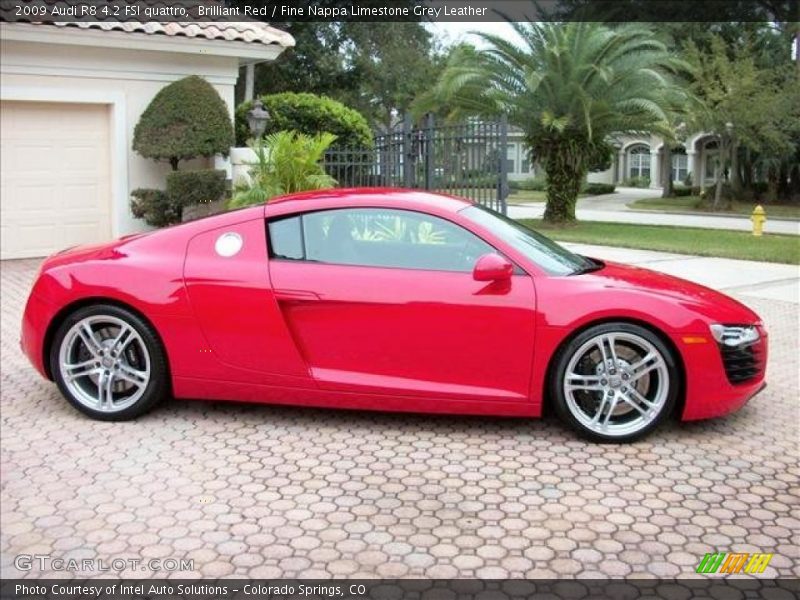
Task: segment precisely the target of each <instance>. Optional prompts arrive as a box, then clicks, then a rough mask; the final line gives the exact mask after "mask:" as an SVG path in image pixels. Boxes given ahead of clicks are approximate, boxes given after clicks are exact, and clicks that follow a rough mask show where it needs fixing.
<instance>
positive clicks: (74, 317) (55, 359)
mask: <svg viewBox="0 0 800 600" xmlns="http://www.w3.org/2000/svg"><path fill="white" fill-rule="evenodd" d="M50 369H51V373H52V374H53V378H54V379H55V381H56V384H57V385H58V387H59V389H60V390H61V393H62V394H64V396H65V397H66V398H67V400H69V402H70V403H71V404H72V405H73V406H74V407H75V408H77V409H78V410H80V411H81V412H83V413H85V414H87V415H89V416H90V417H93V418H95V419H100V420H103V421H123V420H127V419H132V418H134V417H137V416H139V415H140V414H142V413H144V412H146V411H147V410H149V409H150V408H152V407H153V406H154V405H155V404H157V403H158V402H159V401H160V400H162V399H163V398H164V396H166V393H167V389H168V379H167V378H168V373H167V367H166V358H165V355H164V350H163V348H162V347H161V343H160V342H159V340H158V338H157V337H156V334H155V332H154V331H153V330H152V328H151V327H150V325H149V324H147V323H146V322H145V321H143V320H142V319H141V318H140V317H138V316H137V315H135V314H134V313H132V312H131V311H129V310H126V309H124V308H120V307H118V306H113V305H95V306H88V307H84V308H81V309H78V310H77V311H75V312H74V313H72V314H71V315H69V316H68V317H67V318H66V319H65V320H64V322H63V323H62V324H61V325H60V327H59V328H58V330H57V331H56V334H55V336H54V339H53V344H52V346H51V348H50Z"/></svg>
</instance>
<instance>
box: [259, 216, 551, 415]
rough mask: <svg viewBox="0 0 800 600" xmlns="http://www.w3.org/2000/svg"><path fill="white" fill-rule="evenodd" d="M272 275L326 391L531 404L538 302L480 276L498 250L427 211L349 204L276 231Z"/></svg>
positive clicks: (529, 289)
mask: <svg viewBox="0 0 800 600" xmlns="http://www.w3.org/2000/svg"><path fill="white" fill-rule="evenodd" d="M268 237H269V249H270V259H269V274H270V280H271V283H272V286H273V290H274V293H275V296H276V298H277V299H278V303H279V306H280V310H281V312H282V315H283V318H284V319H285V321H286V324H287V326H288V328H289V330H290V332H291V334H292V336H293V338H294V340H295V343H296V345H297V348H298V350H299V351H300V353H301V355H302V356H303V357H304V359H305V360H306V362H307V364H308V366H309V369H310V371H311V373H312V375H313V377H314V378H315V379H316V381H317V382H318V384H319V385H320V386H321V387H323V388H326V389H329V390H341V391H361V392H371V393H379V394H380V393H391V394H398V395H406V396H427V397H430V398H431V401H434V400H433V398H434V397H436V398H454V399H461V400H501V401H506V402H514V401H526V400H527V399H528V398H529V395H530V394H529V393H530V390H529V384H530V371H531V363H532V354H533V343H534V323H535V318H534V311H535V294H534V286H533V282H532V280H531V277H530V276H529V275H528V274H526V273H524V272H522V271H521V270H519V271H518V272H515V274H514V275H513V276H512V277H511V279H510V280H506V281H496V282H479V281H475V280H474V279H473V275H472V269H473V265H474V263H475V261H476V260H477V258H478V257H480V256H481V255H483V254H486V253H490V252H494V249H493V248H492V247H491V246H490V245H489V244H487V243H486V242H485V241H483V240H481V239H480V238H478V237H477V236H476V235H474V234H473V233H471V232H469V231H467V230H466V229H464V228H462V227H461V226H459V225H456V224H455V223H453V222H451V221H448V220H445V219H442V218H439V217H436V216H433V215H429V214H426V213H421V212H416V211H406V210H395V209H386V208H346V209H335V210H325V211H317V212H311V213H305V214H303V215H293V216H290V217H285V218H279V219H277V220H272V221H270V222H269V223H268Z"/></svg>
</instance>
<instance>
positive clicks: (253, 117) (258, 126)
mask: <svg viewBox="0 0 800 600" xmlns="http://www.w3.org/2000/svg"><path fill="white" fill-rule="evenodd" d="M269 118H270V114H269V111H268V110H267V109H265V108H264V103H263V102H261V99H260V98H256V100H255V102H253V108H251V109H250V110H249V111H248V112H247V126H248V127H249V128H250V134H251V135H252V136H253V137H254V138H255V139H260V138H261V136H263V135H264V131H266V129H267V121H269Z"/></svg>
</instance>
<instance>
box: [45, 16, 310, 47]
mask: <svg viewBox="0 0 800 600" xmlns="http://www.w3.org/2000/svg"><path fill="white" fill-rule="evenodd" d="M38 24H41V25H55V26H57V27H77V28H79V29H101V30H103V31H124V32H127V33H145V34H151V35H158V34H161V35H168V36H184V37H188V38H205V39H208V40H227V41H231V42H250V43H257V44H278V45H279V46H283V47H285V48H288V47H291V46H294V38H293V37H292V36H291V35H289V34H288V33H286V32H285V31H281V30H280V29H276V28H274V27H271V26H269V25H267V24H266V23H262V22H260V21H230V22H227V21H190V22H177V21H175V22H159V21H150V22H148V23H140V22H138V21H85V22H84V21H63V22H61V21H57V22H52V23H38Z"/></svg>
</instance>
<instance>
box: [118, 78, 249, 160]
mask: <svg viewBox="0 0 800 600" xmlns="http://www.w3.org/2000/svg"><path fill="white" fill-rule="evenodd" d="M233 141H234V136H233V126H232V125H231V119H230V116H229V115H228V108H227V106H226V104H225V102H224V101H223V100H222V98H220V96H219V94H217V91H216V90H215V89H214V88H213V87H212V86H211V84H210V83H208V82H207V81H206V80H205V79H203V78H202V77H198V76H196V75H192V76H190V77H185V78H184V79H180V80H178V81H176V82H174V83H171V84H169V85H168V86H166V87H165V88H163V89H162V90H161V91H160V92H158V94H156V97H155V98H153V100H152V102H150V105H149V106H148V107H147V108H146V109H145V111H144V112H143V113H142V116H141V118H140V119H139V122H138V123H137V124H136V128H135V129H134V131H133V149H134V150H135V151H136V152H138V153H139V154H141V155H142V156H144V157H145V158H152V159H155V160H166V161H169V163H170V165H172V169H173V171H174V170H177V169H178V161H181V160H187V159H191V158H196V157H198V156H213V155H214V154H222V155H226V156H227V154H228V151H229V149H230V147H231V145H232V144H233Z"/></svg>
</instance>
